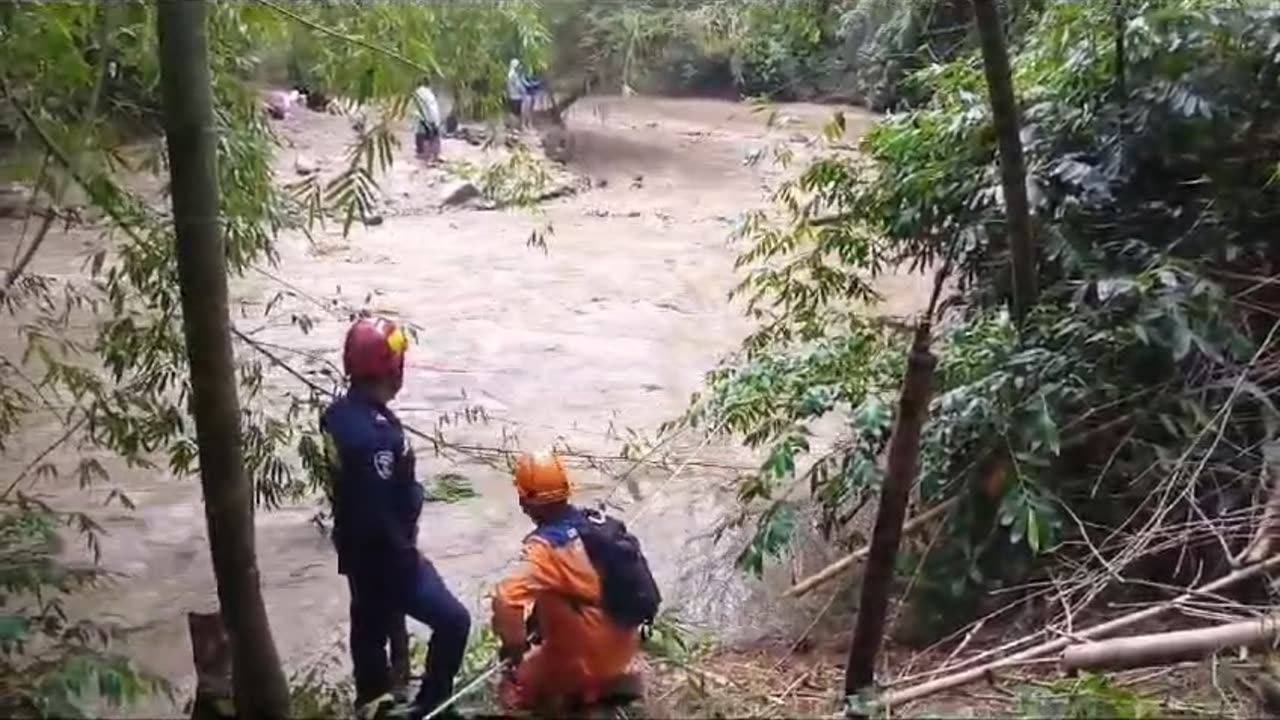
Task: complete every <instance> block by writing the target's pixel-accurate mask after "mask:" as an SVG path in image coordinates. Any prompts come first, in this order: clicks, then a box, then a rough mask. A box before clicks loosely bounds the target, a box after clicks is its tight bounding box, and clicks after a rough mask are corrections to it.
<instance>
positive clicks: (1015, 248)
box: [973, 0, 1038, 325]
mask: <svg viewBox="0 0 1280 720" xmlns="http://www.w3.org/2000/svg"><path fill="white" fill-rule="evenodd" d="M973 18H974V22H975V24H976V25H977V27H978V37H979V39H980V41H981V43H982V68H983V71H984V72H985V73H986V76H987V92H988V95H989V97H990V99H991V120H992V123H993V124H994V125H995V130H996V141H997V143H998V144H999V148H1000V185H1001V189H1002V190H1003V193H1004V207H1005V225H1006V228H1007V233H1008V239H1009V253H1010V255H1011V256H1012V258H1013V316H1014V319H1015V320H1016V321H1017V323H1018V324H1019V325H1021V324H1022V321H1023V320H1024V319H1025V318H1026V316H1027V313H1028V312H1029V311H1030V310H1031V308H1032V307H1033V306H1034V305H1035V304H1036V295H1037V294H1038V293H1037V290H1036V260H1035V257H1036V256H1035V245H1034V243H1033V240H1032V235H1031V211H1030V206H1029V205H1028V203H1027V167H1026V163H1025V162H1024V160H1023V157H1022V138H1021V137H1020V131H1021V123H1020V121H1019V120H1018V105H1017V102H1016V101H1015V99H1014V96H1013V73H1012V71H1011V70H1010V68H1009V51H1008V49H1007V48H1006V47H1005V42H1004V28H1003V26H1002V25H1001V23H1000V13H999V11H998V10H997V9H996V5H995V0H973Z"/></svg>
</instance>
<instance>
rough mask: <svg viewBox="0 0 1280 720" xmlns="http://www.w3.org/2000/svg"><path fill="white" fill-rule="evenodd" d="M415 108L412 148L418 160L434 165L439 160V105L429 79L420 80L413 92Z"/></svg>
mask: <svg viewBox="0 0 1280 720" xmlns="http://www.w3.org/2000/svg"><path fill="white" fill-rule="evenodd" d="M413 100H414V105H415V106H417V123H416V125H415V127H414V132H413V146H414V150H415V152H416V154H417V156H418V157H419V158H422V159H423V160H426V161H427V162H430V163H434V162H439V160H440V103H438V102H437V101H436V94H435V92H433V91H432V90H431V79H430V78H425V77H424V78H422V80H421V81H420V82H419V83H418V88H417V89H416V90H414V91H413Z"/></svg>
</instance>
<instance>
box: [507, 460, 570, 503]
mask: <svg viewBox="0 0 1280 720" xmlns="http://www.w3.org/2000/svg"><path fill="white" fill-rule="evenodd" d="M516 492H517V493H518V494H519V495H520V502H522V503H525V504H526V505H550V504H552V503H557V502H564V501H566V500H568V499H569V495H570V488H569V473H568V472H566V471H565V469H564V464H563V463H561V462H560V458H558V457H556V456H555V454H554V453H540V454H537V455H533V454H530V453H523V454H522V455H520V457H519V459H517V460H516Z"/></svg>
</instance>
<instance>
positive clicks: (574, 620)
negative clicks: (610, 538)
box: [493, 509, 640, 709]
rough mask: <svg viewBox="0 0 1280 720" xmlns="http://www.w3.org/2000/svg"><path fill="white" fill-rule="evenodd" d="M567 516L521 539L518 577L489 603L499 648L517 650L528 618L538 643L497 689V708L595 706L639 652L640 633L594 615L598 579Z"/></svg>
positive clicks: (501, 587)
mask: <svg viewBox="0 0 1280 720" xmlns="http://www.w3.org/2000/svg"><path fill="white" fill-rule="evenodd" d="M578 512H579V511H577V510H576V509H573V510H570V513H571V514H572V515H577V514H578ZM572 515H571V516H570V518H568V519H566V521H564V522H560V523H553V524H546V525H542V526H540V527H539V528H538V529H537V530H535V531H534V532H533V533H531V534H530V535H529V536H528V537H527V538H525V541H524V552H523V558H522V560H521V567H520V569H519V570H518V571H517V572H516V573H515V574H513V575H512V576H511V577H509V578H507V579H506V580H504V581H503V582H501V583H500V584H499V585H498V588H497V590H496V592H495V593H494V596H493V629H494V632H496V633H497V635H498V637H499V639H500V640H501V641H502V642H503V645H505V646H515V647H524V645H525V643H526V641H527V637H526V630H525V621H526V619H527V618H528V617H529V614H530V613H532V612H536V615H537V616H536V617H535V618H534V620H535V622H536V623H537V627H538V632H539V634H540V635H541V636H542V642H541V644H540V645H539V646H537V647H535V648H534V649H533V650H532V651H531V652H529V653H528V654H527V655H525V658H524V660H523V662H521V664H520V666H519V668H518V669H517V670H516V672H515V673H514V676H513V677H508V678H507V679H506V680H505V681H504V683H503V688H502V690H501V694H502V697H503V701H504V702H505V703H507V704H508V705H510V706H513V707H518V708H526V709H544V708H563V707H565V706H566V705H569V704H574V703H577V704H582V705H590V704H592V703H595V702H597V701H598V700H599V699H600V697H601V694H602V693H603V691H604V690H605V689H606V688H607V687H608V686H609V684H610V683H611V682H612V681H614V680H616V679H617V678H618V677H620V676H621V675H623V674H625V673H626V671H627V667H628V665H630V664H631V661H632V659H633V658H634V657H635V655H636V652H637V651H638V650H639V646H640V634H639V631H638V630H627V629H624V628H622V627H619V626H618V625H617V624H615V623H614V622H613V621H612V620H610V619H609V618H608V617H606V616H605V614H604V612H603V610H601V609H600V598H601V586H600V577H599V575H598V574H597V573H596V571H595V568H594V567H593V566H592V565H591V560H590V559H589V558H588V557H587V552H586V548H584V547H583V544H582V540H581V539H579V538H578V534H577V531H576V530H574V529H573V523H572V519H573V517H572ZM535 608H536V611H535Z"/></svg>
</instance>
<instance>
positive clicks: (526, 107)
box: [507, 58, 533, 129]
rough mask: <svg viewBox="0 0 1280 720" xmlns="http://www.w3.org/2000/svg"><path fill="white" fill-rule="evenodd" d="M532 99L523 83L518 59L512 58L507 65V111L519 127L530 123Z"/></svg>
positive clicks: (524, 126)
mask: <svg viewBox="0 0 1280 720" xmlns="http://www.w3.org/2000/svg"><path fill="white" fill-rule="evenodd" d="M531 100H532V98H531V97H529V90H528V88H527V87H526V85H525V80H524V74H523V73H521V72H520V61H519V60H517V59H515V58H512V59H511V64H510V65H509V66H507V111H508V112H509V113H511V114H512V115H513V116H515V118H516V120H517V121H518V122H519V127H520V128H522V129H523V128H526V127H528V126H529V125H530V118H529V115H530V114H531V112H532V110H533V107H532V102H530V101H531Z"/></svg>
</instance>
